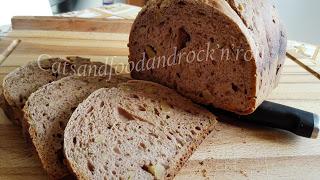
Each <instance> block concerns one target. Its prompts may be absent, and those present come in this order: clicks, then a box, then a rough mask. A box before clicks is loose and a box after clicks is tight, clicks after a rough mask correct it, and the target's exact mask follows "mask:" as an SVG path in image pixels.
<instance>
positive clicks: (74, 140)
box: [72, 137, 77, 145]
mask: <svg viewBox="0 0 320 180" xmlns="http://www.w3.org/2000/svg"><path fill="white" fill-rule="evenodd" d="M72 142H73V144H74V145H75V144H77V138H76V137H73V139H72Z"/></svg>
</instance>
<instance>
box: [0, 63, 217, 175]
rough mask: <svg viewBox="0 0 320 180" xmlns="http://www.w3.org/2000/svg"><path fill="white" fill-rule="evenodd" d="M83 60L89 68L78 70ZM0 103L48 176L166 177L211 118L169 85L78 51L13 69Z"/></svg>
mask: <svg viewBox="0 0 320 180" xmlns="http://www.w3.org/2000/svg"><path fill="white" fill-rule="evenodd" d="M57 62H58V63H62V64H65V65H66V66H64V67H65V68H64V69H65V71H57V69H55V64H56V63H57ZM84 64H85V65H87V66H85V68H84V70H85V71H90V73H84V74H83V73H79V71H78V70H79V69H80V68H83V66H82V65H84ZM92 67H106V68H104V69H108V73H109V72H110V74H109V76H106V74H108V73H104V74H105V75H102V76H99V75H97V73H96V71H99V70H100V68H95V69H94V71H92V69H93V68H92ZM111 74H112V75H111ZM0 104H1V106H2V107H3V108H4V109H5V112H6V114H7V115H8V117H9V118H10V119H11V120H13V121H14V122H15V123H16V124H19V125H22V127H23V129H24V130H23V131H24V132H23V133H24V134H25V135H26V136H27V139H29V140H30V141H31V142H32V146H33V147H34V149H35V151H36V152H37V154H38V156H39V159H40V160H41V163H42V165H43V168H44V169H45V170H46V172H47V173H48V175H49V177H50V178H53V179H61V178H64V177H66V176H68V175H75V177H77V178H78V179H113V178H116V179H121V178H123V179H172V178H173V177H174V175H175V174H176V173H177V172H178V170H179V169H180V168H181V167H182V166H183V164H184V163H185V162H186V160H187V159H188V157H189V156H190V155H191V154H192V152H193V151H194V150H195V148H196V147H197V146H198V145H199V144H200V143H201V142H202V141H203V140H204V138H205V137H206V136H207V135H208V134H209V133H210V131H211V130H212V129H213V127H214V124H215V122H216V118H215V116H214V115H213V114H211V113H210V112H209V111H207V110H206V109H204V108H202V107H200V106H199V105H196V104H194V103H192V102H191V100H188V99H186V98H184V97H182V96H181V95H179V94H178V93H176V92H175V91H174V90H172V89H169V88H167V87H164V86H162V85H159V84H156V83H151V82H147V81H138V80H130V79H129V78H127V77H124V76H120V75H116V74H115V73H114V70H113V69H112V68H111V67H109V66H108V65H105V64H103V63H97V62H90V61H89V60H88V59H84V58H80V57H72V58H68V59H66V60H65V59H58V58H55V59H47V60H44V61H41V62H40V63H39V62H32V63H29V64H27V65H25V66H23V67H21V68H18V69H16V70H15V71H13V72H12V73H10V74H8V75H7V77H6V78H5V79H4V82H3V94H2V98H1V101H0Z"/></svg>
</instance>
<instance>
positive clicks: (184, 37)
mask: <svg viewBox="0 0 320 180" xmlns="http://www.w3.org/2000/svg"><path fill="white" fill-rule="evenodd" d="M190 40H191V37H190V35H189V33H188V32H187V31H186V30H185V29H184V27H180V28H179V30H178V36H177V53H178V52H179V51H180V50H181V49H183V48H185V47H187V43H188V42H190Z"/></svg>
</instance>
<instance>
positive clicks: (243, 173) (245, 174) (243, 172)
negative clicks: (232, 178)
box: [240, 170, 248, 177]
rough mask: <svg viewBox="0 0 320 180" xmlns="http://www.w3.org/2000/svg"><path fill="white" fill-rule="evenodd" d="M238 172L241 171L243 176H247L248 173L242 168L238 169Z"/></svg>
mask: <svg viewBox="0 0 320 180" xmlns="http://www.w3.org/2000/svg"><path fill="white" fill-rule="evenodd" d="M240 173H241V174H242V175H244V176H245V177H248V174H247V172H246V171H244V170H240Z"/></svg>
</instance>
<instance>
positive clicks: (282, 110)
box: [240, 101, 319, 138]
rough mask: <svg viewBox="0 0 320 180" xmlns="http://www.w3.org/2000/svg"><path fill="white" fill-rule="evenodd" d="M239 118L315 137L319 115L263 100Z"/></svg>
mask: <svg viewBox="0 0 320 180" xmlns="http://www.w3.org/2000/svg"><path fill="white" fill-rule="evenodd" d="M240 119H241V120H244V121H248V122H254V123H258V124H262V125H265V126H269V127H273V128H278V129H283V130H287V131H290V132H292V133H294V134H297V135H299V136H303V137H307V138H316V137H317V136H318V132H319V116H318V115H316V114H314V113H310V112H307V111H303V110H300V109H296V108H293V107H289V106H285V105H281V104H277V103H273V102H269V101H264V102H263V103H262V104H261V105H260V106H259V107H258V108H257V110H256V111H255V112H254V113H252V114H250V115H246V116H240Z"/></svg>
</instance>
